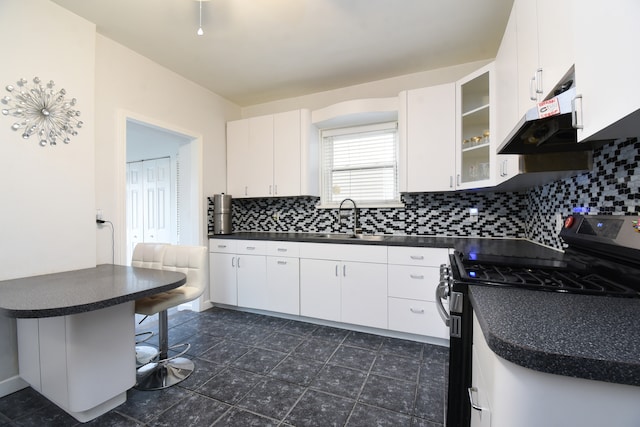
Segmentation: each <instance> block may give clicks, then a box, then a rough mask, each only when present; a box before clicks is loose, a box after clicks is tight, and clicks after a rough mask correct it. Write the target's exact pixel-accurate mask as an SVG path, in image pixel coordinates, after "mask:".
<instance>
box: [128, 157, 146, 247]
mask: <svg viewBox="0 0 640 427" xmlns="http://www.w3.org/2000/svg"><path fill="white" fill-rule="evenodd" d="M143 194H144V185H143V180H142V162H132V163H127V254H128V255H127V259H131V254H132V253H133V248H134V247H135V246H136V245H137V244H138V243H139V242H143V241H144V230H143V226H142V225H143V222H144V200H143V199H144V197H143Z"/></svg>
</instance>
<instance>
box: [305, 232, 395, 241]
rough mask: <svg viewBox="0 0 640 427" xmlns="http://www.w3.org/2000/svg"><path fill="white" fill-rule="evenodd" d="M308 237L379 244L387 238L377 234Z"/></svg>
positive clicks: (337, 234)
mask: <svg viewBox="0 0 640 427" xmlns="http://www.w3.org/2000/svg"><path fill="white" fill-rule="evenodd" d="M309 237H313V238H320V239H328V240H365V241H372V242H380V241H383V240H384V239H386V238H387V237H388V236H381V235H379V234H341V233H310V234H309Z"/></svg>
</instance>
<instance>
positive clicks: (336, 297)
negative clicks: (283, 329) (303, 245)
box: [300, 258, 342, 322]
mask: <svg viewBox="0 0 640 427" xmlns="http://www.w3.org/2000/svg"><path fill="white" fill-rule="evenodd" d="M339 268H340V265H339V262H338V261H331V260H324V259H305V258H302V259H301V260H300V314H301V315H302V316H308V317H315V318H317V319H325V320H333V321H335V322H339V321H340V320H341V316H340V300H341V299H342V295H341V291H340V286H341V285H340V283H341V281H340V276H339V275H338V271H339Z"/></svg>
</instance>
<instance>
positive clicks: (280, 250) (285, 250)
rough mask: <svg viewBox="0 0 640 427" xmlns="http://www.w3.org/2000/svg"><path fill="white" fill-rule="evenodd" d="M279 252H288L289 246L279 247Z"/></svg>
mask: <svg viewBox="0 0 640 427" xmlns="http://www.w3.org/2000/svg"><path fill="white" fill-rule="evenodd" d="M278 252H287V248H278Z"/></svg>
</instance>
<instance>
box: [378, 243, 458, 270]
mask: <svg viewBox="0 0 640 427" xmlns="http://www.w3.org/2000/svg"><path fill="white" fill-rule="evenodd" d="M388 256H389V264H401V265H422V266H430V267H439V266H440V264H449V249H447V248H413V247H406V246H389V255H388Z"/></svg>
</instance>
